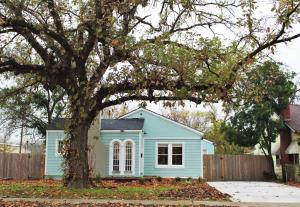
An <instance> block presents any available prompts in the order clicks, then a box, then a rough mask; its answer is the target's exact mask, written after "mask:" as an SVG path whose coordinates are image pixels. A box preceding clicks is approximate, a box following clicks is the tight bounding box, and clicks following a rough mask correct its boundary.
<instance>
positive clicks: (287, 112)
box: [282, 105, 291, 121]
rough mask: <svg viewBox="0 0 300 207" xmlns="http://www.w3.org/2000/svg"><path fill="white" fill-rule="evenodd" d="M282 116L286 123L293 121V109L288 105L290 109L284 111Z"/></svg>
mask: <svg viewBox="0 0 300 207" xmlns="http://www.w3.org/2000/svg"><path fill="white" fill-rule="evenodd" d="M282 115H283V119H284V121H290V120H291V109H290V105H288V107H287V108H286V109H284V110H283V112H282Z"/></svg>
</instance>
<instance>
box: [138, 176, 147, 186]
mask: <svg viewBox="0 0 300 207" xmlns="http://www.w3.org/2000/svg"><path fill="white" fill-rule="evenodd" d="M145 183H146V179H145V178H144V177H139V184H141V185H144V184H145Z"/></svg>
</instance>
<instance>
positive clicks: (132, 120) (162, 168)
mask: <svg viewBox="0 0 300 207" xmlns="http://www.w3.org/2000/svg"><path fill="white" fill-rule="evenodd" d="M100 122H101V123H100ZM64 125H65V121H64V119H58V120H57V121H56V122H55V123H54V124H52V125H50V126H49V127H48V129H47V136H46V166H45V175H46V176H48V177H49V176H51V177H58V178H59V177H60V176H61V175H62V168H61V162H62V157H61V155H60V153H59V152H60V148H61V142H60V140H62V139H64V137H65V134H64ZM89 145H90V146H91V148H92V150H91V153H90V154H89V163H90V165H91V167H92V171H93V175H94V176H95V175H97V174H101V176H102V177H109V176H115V177H120V176H133V177H138V176H161V177H186V178H187V177H193V178H197V177H200V176H201V177H202V176H203V164H202V159H203V154H214V145H213V143H212V142H210V141H208V140H206V139H203V134H202V133H201V132H199V131H197V130H195V129H192V128H190V127H188V126H185V125H183V124H181V123H178V122H175V121H172V120H170V119H168V118H166V117H164V116H162V115H159V114H157V113H155V112H153V111H150V110H147V109H144V108H139V109H136V110H134V111H131V112H130V113H128V114H126V115H124V116H122V117H120V118H119V119H102V120H99V119H97V120H95V121H94V123H93V125H92V127H91V129H90V132H89Z"/></svg>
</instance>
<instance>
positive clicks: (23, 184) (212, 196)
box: [0, 180, 228, 200]
mask: <svg viewBox="0 0 300 207" xmlns="http://www.w3.org/2000/svg"><path fill="white" fill-rule="evenodd" d="M0 197H18V198H72V199H74V198H93V199H101V198H103V199H110V198H111V199H128V200H137V199H139V200H143V199H153V200H157V199H195V200H228V196H226V195H224V194H222V193H220V192H219V191H217V190H216V189H215V188H212V187H210V186H209V185H208V184H206V183H199V182H196V181H194V182H185V181H182V182H174V181H171V180H167V181H161V182H157V181H152V182H146V183H145V184H139V183H138V182H130V183H116V182H113V181H102V182H101V183H98V184H97V187H95V188H88V189H68V188H65V187H64V186H63V185H62V183H61V182H59V181H53V180H39V181H13V180H12V181H0Z"/></svg>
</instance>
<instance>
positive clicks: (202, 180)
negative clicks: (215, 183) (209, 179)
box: [198, 177, 206, 183]
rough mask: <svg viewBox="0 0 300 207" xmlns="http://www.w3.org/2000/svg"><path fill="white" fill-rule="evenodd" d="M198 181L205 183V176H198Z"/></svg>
mask: <svg viewBox="0 0 300 207" xmlns="http://www.w3.org/2000/svg"><path fill="white" fill-rule="evenodd" d="M198 182H199V183H205V182H206V179H205V178H202V177H199V178H198Z"/></svg>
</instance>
